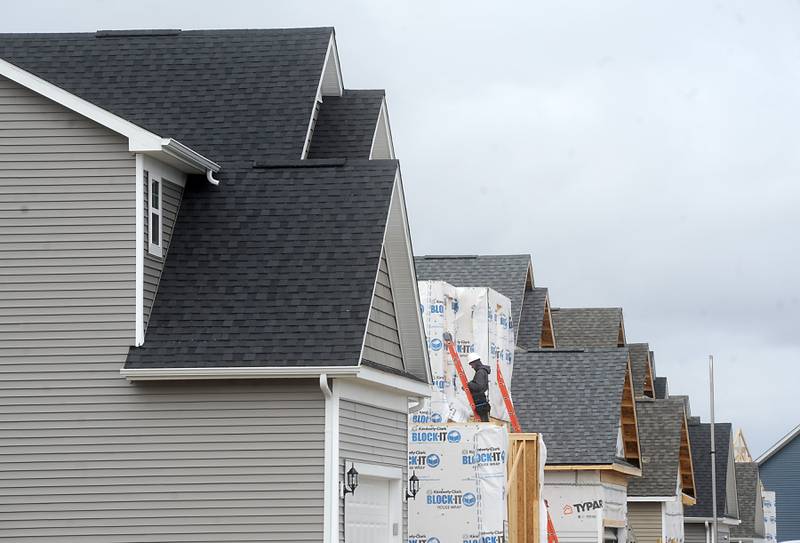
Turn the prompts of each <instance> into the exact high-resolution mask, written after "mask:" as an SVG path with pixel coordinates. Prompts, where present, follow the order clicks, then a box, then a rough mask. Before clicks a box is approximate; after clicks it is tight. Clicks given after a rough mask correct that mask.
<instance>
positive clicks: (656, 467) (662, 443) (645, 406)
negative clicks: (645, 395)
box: [628, 399, 683, 497]
mask: <svg viewBox="0 0 800 543" xmlns="http://www.w3.org/2000/svg"><path fill="white" fill-rule="evenodd" d="M636 416H637V419H638V423H639V445H640V447H641V454H642V476H641V477H634V478H632V479H631V480H630V482H629V483H628V496H638V497H645V496H675V495H676V490H677V481H678V474H679V472H680V447H681V429H682V426H683V404H682V403H681V402H680V401H677V400H651V399H640V400H637V401H636Z"/></svg>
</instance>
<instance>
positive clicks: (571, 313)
mask: <svg viewBox="0 0 800 543" xmlns="http://www.w3.org/2000/svg"><path fill="white" fill-rule="evenodd" d="M550 313H551V315H552V316H553V328H554V331H555V335H556V345H557V346H558V348H559V349H589V348H595V349H596V348H600V349H613V348H616V347H617V346H618V341H617V340H618V338H619V329H620V326H621V325H622V309H621V308H619V307H609V308H600V307H592V308H564V307H559V308H552V309H551V310H550Z"/></svg>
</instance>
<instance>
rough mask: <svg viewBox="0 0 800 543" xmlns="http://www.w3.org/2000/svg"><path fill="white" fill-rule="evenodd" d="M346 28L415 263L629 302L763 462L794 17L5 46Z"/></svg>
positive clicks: (134, 23) (457, 22)
mask: <svg viewBox="0 0 800 543" xmlns="http://www.w3.org/2000/svg"><path fill="white" fill-rule="evenodd" d="M321 25H333V26H335V27H336V31H337V39H338V43H339V51H340V55H341V60H342V67H343V72H344V78H345V85H346V86H348V87H350V88H376V87H380V88H385V89H387V94H388V101H389V110H390V116H391V122H392V128H393V131H394V139H395V145H396V149H397V152H398V155H399V157H400V159H401V162H402V168H403V174H404V180H405V183H406V191H407V197H408V204H409V208H410V218H411V226H412V234H413V237H414V246H415V250H416V252H417V253H418V254H431V253H450V252H457V253H526V252H530V253H531V254H532V255H533V259H534V266H535V271H536V282H537V284H539V285H541V286H547V287H549V288H550V295H551V300H552V302H553V304H554V305H556V306H606V305H608V306H622V307H623V308H624V310H625V322H626V329H627V334H628V339H629V340H630V341H649V342H650V345H651V346H652V347H653V348H654V350H655V352H656V361H657V371H658V373H659V374H661V375H667V376H668V377H669V379H670V390H671V392H673V393H679V394H686V393H688V394H690V395H691V398H692V408H693V411H694V413H695V414H701V415H703V416H704V417H705V416H706V414H707V412H708V408H707V405H708V402H707V378H706V357H707V355H708V354H709V353H714V354H715V355H716V360H717V386H718V396H717V398H718V404H717V414H718V420H722V421H731V422H733V423H734V426H735V427H739V426H741V427H743V428H744V430H745V432H746V435H747V436H748V439H749V441H750V446H751V450H752V452H753V454H759V453H761V452H762V451H763V450H764V449H765V448H767V447H768V446H770V445H771V444H772V442H774V441H776V440H777V439H778V438H779V437H781V436H782V435H783V434H784V433H785V432H787V431H788V430H790V429H791V428H793V427H794V426H795V425H796V424H798V423H800V407H798V400H797V397H796V389H797V382H798V378H800V369H798V368H799V367H800V366H798V364H799V363H800V334H799V333H798V331H797V326H798V323H800V286H798V269H800V254H799V253H798V245H800V244H799V243H798V232H799V231H800V213H798V212H797V209H798V207H800V205H799V204H800V186H798V180H800V153H798V142H799V141H800V132H799V131H798V127H799V126H800V100H798V89H800V69H798V68H799V67H800V3H798V2H797V1H789V0H773V1H770V2H752V1H747V0H742V1H732V0H726V1H709V0H682V1H680V0H679V1H676V0H670V1H666V0H665V1H662V2H640V1H624V0H605V1H603V2H597V1H595V0H586V1H583V2H578V1H574V2H568V1H561V0H549V1H542V0H537V1H525V2H518V3H511V2H486V1H482V2H465V1H463V0H461V1H452V2H445V1H436V2H434V1H424V2H423V1H418V2H404V1H399V0H395V1H392V2H378V1H375V0H372V1H366V0H365V1H363V2H333V1H330V0H329V1H324V2H300V1H291V2H289V1H287V2H242V1H235V0H226V1H224V2H221V1H219V0H213V1H208V0H192V1H191V2H179V1H173V2H162V1H152V0H137V1H135V2H108V1H99V0H96V1H84V2H79V1H74V0H73V1H69V2H67V1H61V2H56V1H52V2H43V1H36V0H28V1H26V2H16V3H14V7H13V8H9V7H5V8H4V9H3V13H2V17H0V31H3V32H24V31H93V30H96V29H99V28H143V27H162V28H163V27H170V28H184V29H191V28H233V27H238V28H241V27H264V28H266V27H285V26H321Z"/></svg>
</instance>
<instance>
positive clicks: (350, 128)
mask: <svg viewBox="0 0 800 543" xmlns="http://www.w3.org/2000/svg"><path fill="white" fill-rule="evenodd" d="M384 94H385V93H384V91H382V90H346V91H344V93H343V94H342V96H326V97H324V98H323V100H322V105H321V106H320V111H319V117H317V124H316V126H315V127H314V135H313V136H312V138H311V146H310V148H309V153H308V157H309V158H363V159H366V158H369V154H370V151H371V150H372V139H373V136H374V135H375V127H376V125H377V123H378V116H379V114H380V111H381V104H382V103H383V97H384Z"/></svg>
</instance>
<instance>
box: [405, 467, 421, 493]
mask: <svg viewBox="0 0 800 543" xmlns="http://www.w3.org/2000/svg"><path fill="white" fill-rule="evenodd" d="M417 492H419V477H417V472H416V471H414V472H412V473H411V477H409V478H408V490H406V500H408V498H412V499H414V500H416V499H417Z"/></svg>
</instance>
